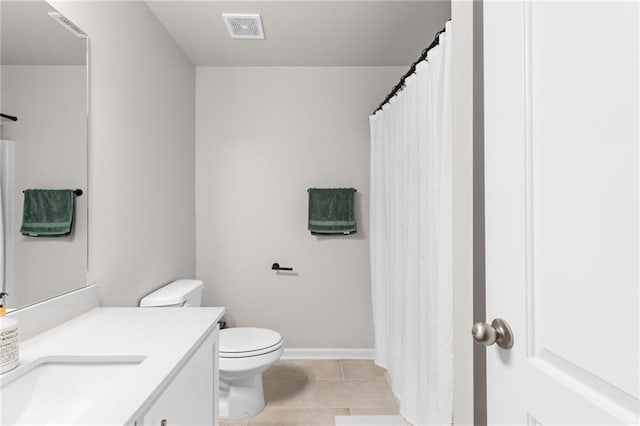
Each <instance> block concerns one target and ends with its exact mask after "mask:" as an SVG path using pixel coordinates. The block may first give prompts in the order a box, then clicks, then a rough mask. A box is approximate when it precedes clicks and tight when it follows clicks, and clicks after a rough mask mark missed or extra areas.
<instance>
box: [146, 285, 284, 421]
mask: <svg viewBox="0 0 640 426" xmlns="http://www.w3.org/2000/svg"><path fill="white" fill-rule="evenodd" d="M202 288H203V284H202V281H199V280H177V281H174V282H172V283H169V284H167V285H166V286H164V287H162V288H160V289H158V290H156V291H154V292H153V293H151V294H149V295H148V296H145V297H144V298H142V300H140V306H141V307H189V306H201V300H202ZM283 350H284V349H283V347H282V336H280V334H279V333H277V332H275V331H273V330H267V329H265V328H254V327H235V328H225V329H224V330H220V343H219V352H220V358H219V361H220V362H219V366H220V404H219V409H220V418H221V419H229V420H238V419H246V418H249V417H253V416H255V415H256V414H258V413H259V412H260V411H262V409H263V408H264V391H263V389H262V373H263V372H264V371H266V370H268V369H269V367H271V366H272V365H273V364H274V363H275V362H276V361H277V360H278V359H280V357H281V356H282V352H283Z"/></svg>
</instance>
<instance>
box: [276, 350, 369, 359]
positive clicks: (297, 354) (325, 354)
mask: <svg viewBox="0 0 640 426" xmlns="http://www.w3.org/2000/svg"><path fill="white" fill-rule="evenodd" d="M373 354H374V352H373V348H284V354H283V355H282V359H373Z"/></svg>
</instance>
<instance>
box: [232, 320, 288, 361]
mask: <svg viewBox="0 0 640 426" xmlns="http://www.w3.org/2000/svg"><path fill="white" fill-rule="evenodd" d="M281 345H282V336H281V335H280V333H278V332H275V331H273V330H268V329H266V328H256V327H233V328H225V329H223V330H220V356H221V357H224V358H240V357H247V356H255V355H262V354H265V353H269V352H273V351H275V350H276V349H278V348H279V347H280V346H281Z"/></svg>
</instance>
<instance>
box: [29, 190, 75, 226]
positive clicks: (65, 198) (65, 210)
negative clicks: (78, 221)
mask: <svg viewBox="0 0 640 426" xmlns="http://www.w3.org/2000/svg"><path fill="white" fill-rule="evenodd" d="M73 202H74V195H73V190H71V189H27V190H26V191H24V208H23V210H22V227H21V228H20V233H21V234H22V235H27V236H29V237H40V236H62V235H69V234H70V233H71V227H72V225H73Z"/></svg>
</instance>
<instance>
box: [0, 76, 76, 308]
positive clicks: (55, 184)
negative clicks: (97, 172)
mask: <svg viewBox="0 0 640 426" xmlns="http://www.w3.org/2000/svg"><path fill="white" fill-rule="evenodd" d="M86 74H87V68H86V66H84V65H82V66H76V65H72V66H66V65H64V66H63V65H55V66H43V65H3V66H2V80H1V83H0V87H2V106H3V111H11V114H13V115H16V116H17V117H18V121H17V122H15V123H14V122H8V121H5V122H3V123H4V125H3V126H2V131H1V135H2V136H1V137H2V138H3V139H9V140H11V141H12V142H11V143H12V144H13V152H14V157H13V158H14V160H15V162H14V165H13V170H14V177H13V183H14V184H13V194H12V195H13V200H12V201H13V202H12V203H11V204H10V205H11V207H12V218H13V220H12V223H8V224H7V229H8V230H9V232H10V234H11V237H12V242H11V247H10V248H9V251H11V254H12V256H11V257H12V258H13V259H14V260H15V261H14V262H11V265H10V267H9V268H8V271H10V272H11V276H8V277H7V278H8V280H7V282H8V284H9V287H8V289H7V292H8V293H9V294H10V296H11V297H10V304H9V307H20V306H24V305H28V304H31V303H34V302H37V301H40V300H43V299H46V298H48V297H51V296H54V295H58V294H61V293H65V292H67V291H70V290H74V289H76V288H78V287H82V286H84V285H85V284H86V278H87V254H86V250H87V249H86V248H87V215H86V211H87V210H86V197H77V198H76V212H78V214H76V215H75V217H74V225H73V232H72V234H71V235H69V236H65V237H55V238H46V237H45V238H33V237H24V236H22V235H20V233H19V232H18V230H19V229H20V224H21V219H22V204H23V194H22V191H23V190H24V189H27V188H72V189H75V188H81V189H83V190H84V189H86V188H85V184H86V182H87V133H86V129H87V127H86V122H87V84H86V82H87V77H86Z"/></svg>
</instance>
